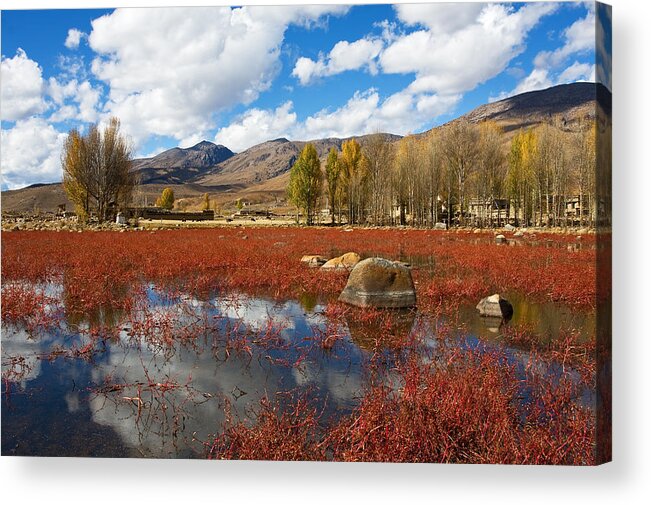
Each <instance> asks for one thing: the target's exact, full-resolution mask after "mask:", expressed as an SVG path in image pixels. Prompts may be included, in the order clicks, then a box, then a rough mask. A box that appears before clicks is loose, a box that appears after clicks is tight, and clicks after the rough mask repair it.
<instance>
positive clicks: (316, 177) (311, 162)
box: [287, 144, 323, 225]
mask: <svg viewBox="0 0 651 505" xmlns="http://www.w3.org/2000/svg"><path fill="white" fill-rule="evenodd" d="M322 181H323V173H322V172H321V162H320V161H319V155H318V153H317V152H316V148H315V147H314V146H313V145H312V144H307V145H306V146H305V147H304V148H303V150H302V151H301V154H300V155H299V157H298V160H297V161H296V163H294V166H293V167H292V169H291V172H290V174H289V186H288V188H287V196H288V198H289V200H290V201H291V202H292V203H293V204H294V205H296V207H298V208H299V209H301V210H302V211H303V212H304V213H305V219H306V223H307V224H308V225H311V224H312V223H313V221H314V213H315V211H316V207H317V203H318V201H319V196H320V195H321V189H322V184H323V183H322Z"/></svg>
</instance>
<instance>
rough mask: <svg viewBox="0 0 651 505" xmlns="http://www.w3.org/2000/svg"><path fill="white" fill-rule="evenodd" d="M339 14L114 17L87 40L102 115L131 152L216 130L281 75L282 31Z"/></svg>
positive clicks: (225, 10) (209, 12)
mask: <svg viewBox="0 0 651 505" xmlns="http://www.w3.org/2000/svg"><path fill="white" fill-rule="evenodd" d="M346 10H347V7H342V6H336V5H332V6H291V7H274V8H273V9H269V8H263V7H241V8H235V9H231V8H230V7H206V8H191V9H185V8H160V9H132V8H129V9H117V10H115V11H114V12H113V13H111V14H109V15H106V16H103V17H101V18H99V19H96V20H94V21H93V23H92V31H91V33H90V35H89V38H88V40H89V44H90V47H91V48H92V49H93V50H94V51H95V52H96V53H97V55H98V56H97V57H96V58H95V59H94V61H93V63H92V71H93V73H94V75H95V76H96V77H97V78H98V79H100V80H102V81H104V82H105V83H107V84H108V85H109V87H110V93H109V101H108V104H107V111H108V112H109V113H111V114H114V115H117V116H118V117H120V118H121V120H122V124H123V126H124V128H125V131H127V132H128V133H130V134H131V135H132V137H133V138H134V140H135V141H136V144H138V143H139V142H142V141H143V140H144V139H146V138H147V137H148V136H150V135H166V136H171V137H174V138H176V139H177V140H178V139H183V138H187V137H189V136H191V135H194V134H196V133H197V132H199V133H200V134H203V133H205V132H207V131H208V130H210V129H211V128H213V127H214V126H215V117H216V116H215V115H216V114H217V113H219V111H221V110H225V109H229V108H231V107H233V106H234V105H236V104H240V103H242V104H249V103H251V102H253V101H254V100H255V99H256V98H257V97H258V96H259V94H260V93H261V92H263V91H265V90H267V89H268V88H269V87H270V85H271V82H272V80H273V78H274V77H275V76H276V74H277V72H278V71H279V68H280V62H279V56H280V47H281V44H282V41H283V38H284V33H285V30H286V29H287V27H288V26H289V25H290V24H292V23H294V24H299V25H302V26H311V24H313V23H314V22H316V21H318V20H319V19H320V18H321V17H322V16H324V15H326V14H341V13H344V12H345V11H346Z"/></svg>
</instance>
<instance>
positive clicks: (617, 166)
mask: <svg viewBox="0 0 651 505" xmlns="http://www.w3.org/2000/svg"><path fill="white" fill-rule="evenodd" d="M179 3H180V2H179V1H178V0H177V1H175V0H153V1H147V0H136V1H135V2H133V3H132V4H130V3H129V2H127V1H120V2H117V1H111V0H85V1H59V0H55V1H49V2H48V1H47V0H40V1H39V0H23V1H17V0H12V1H9V0H0V9H12V8H13V9H27V8H54V7H59V8H61V7H63V8H79V7H87V8H89V7H116V6H126V5H142V6H156V5H178V4H179ZM189 3H190V4H191V5H215V4H228V2H224V1H223V0H222V1H214V0H213V1H202V0H191V1H190V2H189ZM251 3H256V4H269V5H273V4H274V3H280V2H272V1H260V0H258V1H255V2H251ZM282 3H298V2H296V1H291V0H286V1H284V2H282ZM306 3H342V2H306ZM357 3H388V2H357ZM610 3H611V4H613V19H614V27H613V34H614V36H613V39H614V43H613V47H614V58H613V62H614V69H613V75H614V79H613V81H614V83H613V88H614V89H613V92H614V101H613V102H614V107H613V109H614V124H615V135H614V146H615V157H614V170H613V174H614V181H613V193H614V198H613V201H614V208H613V217H614V223H615V224H614V236H613V237H614V241H613V260H614V265H613V267H614V268H613V273H614V331H613V334H614V336H613V342H614V362H613V369H614V391H613V397H614V409H615V412H614V428H615V431H614V437H613V440H614V460H615V461H614V462H613V463H611V464H608V465H605V466H601V467H598V468H568V467H505V466H454V465H448V466H446V465H386V464H384V465H379V464H331V463H264V462H205V461H149V460H135V459H132V460H109V459H106V460H101V459H81V458H64V459H54V458H53V459H48V458H15V457H14V458H10V457H4V458H1V459H0V498H1V499H2V501H3V503H35V502H36V501H37V500H38V501H42V500H44V499H46V500H47V502H48V503H53V502H54V503H59V502H60V503H88V502H91V503H96V504H104V503H106V504H111V505H114V504H115V503H133V502H136V501H139V502H142V503H153V504H162V503H172V502H175V503H203V502H213V503H214V502H221V503H264V504H265V505H266V504H273V503H283V504H285V503H287V502H290V503H292V502H303V503H310V504H312V503H333V502H334V503H340V502H343V503H349V502H350V503H352V502H355V503H360V504H362V503H364V504H365V503H394V504H395V503H397V504H401V503H409V502H413V503H420V502H428V503H435V502H439V503H453V504H458V503H482V504H492V503H495V504H504V503H519V504H523V505H533V504H538V503H540V504H545V505H549V504H550V503H576V504H579V503H588V502H592V503H613V504H614V503H651V471H649V470H650V465H649V460H650V459H651V450H650V449H651V447H650V444H649V439H650V437H649V433H650V431H651V416H650V415H649V411H650V409H649V402H650V401H651V394H649V389H648V386H650V385H651V381H649V369H650V368H651V367H649V365H648V364H647V362H648V360H649V359H650V358H651V349H650V344H649V342H650V341H651V335H650V334H649V320H648V319H647V315H648V314H649V306H648V301H647V300H648V297H649V290H648V289H646V288H647V282H648V281H649V280H650V276H649V259H648V258H649V251H650V250H651V248H649V211H648V199H649V194H650V192H651V184H650V181H649V171H650V169H651V167H650V166H649V165H650V162H649V146H650V144H651V138H650V130H649V121H650V119H651V114H650V112H651V111H650V110H649V96H650V94H651V92H650V91H649V83H650V82H651V79H650V75H649V57H648V49H649V48H651V37H650V34H651V28H650V27H649V25H648V20H649V19H651V17H650V16H649V13H650V10H651V9H649V3H648V2H639V1H637V2H634V1H633V0H611V2H610ZM644 212H646V216H645V215H644Z"/></svg>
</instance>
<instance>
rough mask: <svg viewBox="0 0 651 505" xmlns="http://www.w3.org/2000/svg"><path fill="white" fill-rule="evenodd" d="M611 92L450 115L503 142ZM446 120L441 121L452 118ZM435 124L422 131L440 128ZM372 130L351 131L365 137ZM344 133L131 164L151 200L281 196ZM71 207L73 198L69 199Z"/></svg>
mask: <svg viewBox="0 0 651 505" xmlns="http://www.w3.org/2000/svg"><path fill="white" fill-rule="evenodd" d="M611 103H612V95H611V93H610V91H609V90H608V89H607V88H605V87H604V86H603V85H601V84H596V85H595V84H594V83H573V84H564V85H559V86H554V87H551V88H548V89H545V90H540V91H531V92H527V93H523V94H520V95H515V96H512V97H509V98H505V99H504V100H499V101H496V102H493V103H488V104H485V105H481V106H479V107H477V108H476V109H474V110H472V111H470V112H468V113H467V114H464V115H463V116H461V117H459V118H457V119H454V120H452V121H450V123H453V122H454V121H459V120H468V121H471V122H473V123H479V122H482V121H486V120H491V121H495V122H496V123H497V124H498V125H499V126H500V127H501V128H502V129H503V131H504V132H505V133H506V135H505V136H504V142H508V141H509V137H510V136H511V135H513V134H514V133H515V132H516V131H517V130H518V129H520V128H526V127H529V126H535V125H537V124H541V123H543V122H547V121H549V120H550V118H551V117H557V116H560V117H561V118H562V121H563V124H564V128H566V129H569V130H571V129H573V128H574V125H575V124H577V123H579V122H581V121H584V120H586V119H594V117H595V115H596V113H597V104H598V105H599V107H600V108H601V109H602V110H603V111H604V112H606V113H607V114H609V113H610V112H611V107H612V105H611ZM450 123H446V125H447V124H450ZM446 125H442V126H438V127H436V128H433V129H431V130H428V131H426V132H423V133H421V134H418V135H419V136H425V135H428V134H429V133H430V132H431V131H433V130H437V129H439V128H445V127H446ZM381 135H385V136H386V137H387V139H388V140H389V141H397V140H399V139H400V138H402V137H401V136H399V135H392V134H388V133H381ZM371 137H372V135H362V136H358V137H349V138H356V139H357V140H358V141H359V142H360V143H361V144H364V143H365V142H366V141H367V140H368V139H369V138H371ZM345 140H347V139H344V138H341V139H340V138H325V139H315V140H311V141H293V140H288V139H286V138H277V139H274V140H269V141H267V142H263V143H261V144H257V145H254V146H252V147H250V148H248V149H246V150H244V151H242V152H240V153H237V154H236V153H234V152H233V151H231V150H230V149H229V148H228V147H226V146H223V145H217V144H214V143H212V142H208V141H205V140H204V141H202V142H199V143H198V144H196V145H194V146H192V147H189V148H179V147H175V148H173V149H169V150H167V151H164V152H162V153H160V154H157V155H156V156H153V157H151V158H142V159H136V160H134V161H133V166H134V169H135V170H136V172H137V173H138V174H139V175H140V179H141V184H142V186H141V191H142V192H143V193H145V194H146V195H147V196H148V197H151V200H150V201H153V200H154V199H155V196H156V195H157V194H160V191H162V188H163V187H165V186H172V187H173V188H174V192H175V195H177V197H195V196H200V195H201V194H202V193H204V192H208V193H212V194H222V195H223V197H224V198H229V199H231V198H235V197H236V196H242V195H244V196H247V197H248V196H250V195H251V194H254V193H255V194H256V195H269V194H271V193H274V194H275V195H276V197H277V198H284V193H285V187H286V185H287V182H288V180H289V170H290V169H291V167H292V165H293V164H294V162H295V161H296V159H297V158H298V155H299V154H300V152H301V150H302V149H303V147H304V146H305V145H306V144H307V143H311V144H313V145H314V146H315V148H316V150H317V152H318V154H319V157H320V158H321V160H322V161H325V158H326V156H327V154H328V151H329V150H330V149H331V148H333V147H334V148H336V149H338V150H341V146H342V144H343V142H344V141H345ZM64 202H67V199H66V197H65V193H64V192H63V188H62V186H61V184H60V183H53V184H38V185H33V186H30V187H27V188H22V189H19V190H13V191H3V192H2V209H3V210H4V211H20V212H26V211H31V210H33V209H34V208H39V209H41V210H56V207H57V205H58V204H60V203H64ZM68 204H69V207H68V208H70V209H71V208H72V205H71V204H70V203H69V202H68Z"/></svg>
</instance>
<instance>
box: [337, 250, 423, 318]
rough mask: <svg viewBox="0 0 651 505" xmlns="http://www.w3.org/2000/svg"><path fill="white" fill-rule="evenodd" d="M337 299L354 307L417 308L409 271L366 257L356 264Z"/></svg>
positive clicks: (400, 266) (386, 261) (393, 264)
mask: <svg viewBox="0 0 651 505" xmlns="http://www.w3.org/2000/svg"><path fill="white" fill-rule="evenodd" d="M339 300H340V301H342V302H345V303H349V304H351V305H355V306H357V307H378V308H406V307H413V306H414V305H416V290H415V289H414V281H413V280H412V278H411V270H410V269H409V268H408V267H406V266H405V265H404V264H402V263H399V262H396V261H389V260H387V259H384V258H368V259H365V260H363V261H360V262H359V263H357V265H355V268H353V270H352V272H350V276H349V277H348V283H347V284H346V287H345V288H344V290H343V291H342V292H341V295H339Z"/></svg>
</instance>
